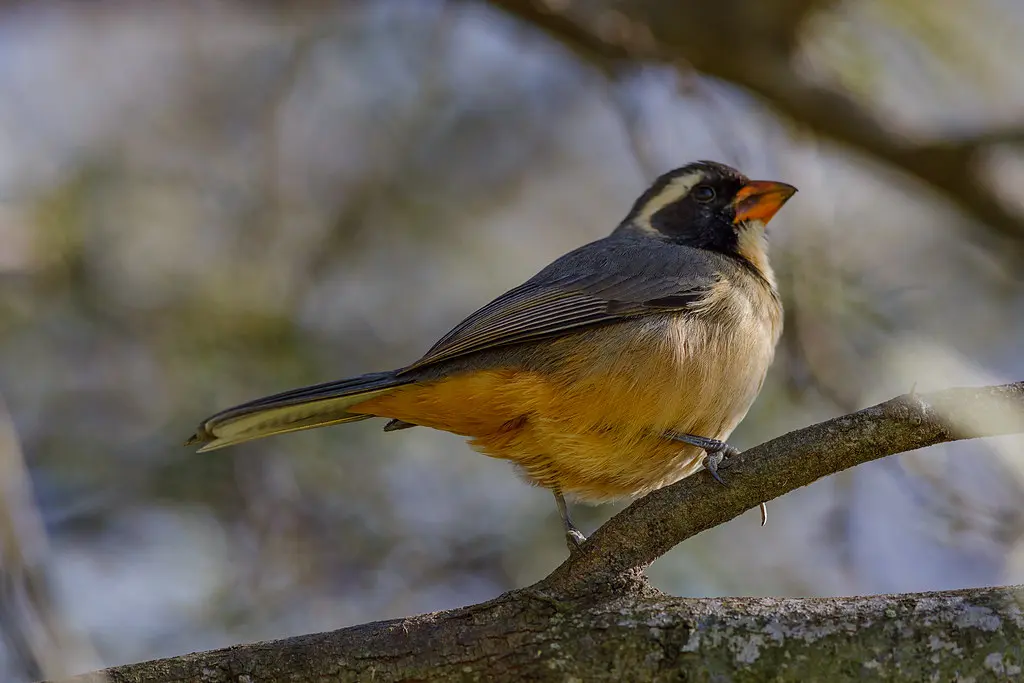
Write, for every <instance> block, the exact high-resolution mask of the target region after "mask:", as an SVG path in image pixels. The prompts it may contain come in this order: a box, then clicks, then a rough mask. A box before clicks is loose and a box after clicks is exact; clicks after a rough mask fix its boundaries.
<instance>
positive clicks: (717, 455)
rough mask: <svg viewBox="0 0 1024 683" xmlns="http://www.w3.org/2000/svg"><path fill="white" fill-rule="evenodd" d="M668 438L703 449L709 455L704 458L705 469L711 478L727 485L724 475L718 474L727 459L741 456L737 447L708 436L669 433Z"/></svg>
mask: <svg viewBox="0 0 1024 683" xmlns="http://www.w3.org/2000/svg"><path fill="white" fill-rule="evenodd" d="M667 436H668V438H670V439H673V440H675V441H682V442H683V443H688V444H690V445H691V446H696V447H697V448H703V449H704V452H705V453H707V455H706V456H705V457H704V469H706V470H707V471H708V472H710V473H711V476H712V477H714V478H715V481H717V482H718V483H719V484H722V485H723V486H724V485H725V480H724V479H722V475H720V474H719V473H718V468H719V467H721V466H722V462H723V461H724V460H725V459H726V458H731V457H732V456H734V455H739V453H740V450H739V449H738V448H736V447H735V446H730V445H729V444H727V443H726V442H724V441H719V440H718V439H709V438H707V437H706V436H694V435H693V434H679V433H678V432H668V433H667Z"/></svg>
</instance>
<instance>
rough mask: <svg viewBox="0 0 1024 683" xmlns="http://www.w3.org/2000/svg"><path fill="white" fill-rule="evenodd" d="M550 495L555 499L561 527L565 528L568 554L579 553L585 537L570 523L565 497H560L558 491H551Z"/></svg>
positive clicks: (560, 494) (560, 493)
mask: <svg viewBox="0 0 1024 683" xmlns="http://www.w3.org/2000/svg"><path fill="white" fill-rule="evenodd" d="M551 493H552V495H554V497H555V505H556V506H558V514H559V516H560V517H561V518H562V526H563V527H565V544H566V545H567V546H569V553H570V554H572V553H575V552H577V551H579V549H580V546H581V545H582V544H583V542H584V541H585V540H587V537H586V536H584V535H583V532H582V531H580V530H579V529H577V528H576V525H575V524H573V523H572V518H571V517H569V508H568V506H567V505H566V504H565V497H564V496H563V495H562V492H561V491H559V490H558V489H552V491H551Z"/></svg>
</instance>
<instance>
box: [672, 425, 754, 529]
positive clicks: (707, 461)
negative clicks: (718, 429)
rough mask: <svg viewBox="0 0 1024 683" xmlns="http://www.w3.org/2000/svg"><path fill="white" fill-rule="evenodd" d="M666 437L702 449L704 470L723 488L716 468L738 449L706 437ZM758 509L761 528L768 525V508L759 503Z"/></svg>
mask: <svg viewBox="0 0 1024 683" xmlns="http://www.w3.org/2000/svg"><path fill="white" fill-rule="evenodd" d="M666 436H668V438H670V439H673V440H675V441H682V442H683V443H688V444H690V445H691V446H696V447H697V448H703V449H704V452H705V453H707V455H706V456H704V469H706V470H707V471H708V472H710V473H711V476H712V477H714V478H715V481H717V482H718V483H719V484H722V485H723V486H724V485H725V480H724V479H722V475H720V474H719V473H718V468H719V467H721V466H722V464H723V462H724V461H725V459H726V458H731V457H733V456H734V455H739V454H740V449H738V448H736V447H735V446H730V445H729V444H727V443H726V442H724V441H719V440H718V439H709V438H707V437H706V436H694V435H693V434H679V433H678V432H668V433H667V434H666ZM758 507H759V508H760V510H761V526H764V525H765V524H767V523H768V506H767V505H765V504H764V503H761V504H760V505H758Z"/></svg>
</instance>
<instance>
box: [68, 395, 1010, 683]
mask: <svg viewBox="0 0 1024 683" xmlns="http://www.w3.org/2000/svg"><path fill="white" fill-rule="evenodd" d="M1015 433H1024V382H1018V383H1015V384H1006V385H1002V386H992V387H980V388H958V389H947V390H945V391H940V392H936V393H932V394H920V395H919V394H910V395H905V396H900V397H897V398H895V399H892V400H890V401H886V402H885V403H881V404H878V405H876V406H872V407H870V408H865V409H864V410H861V411H858V412H855V413H851V414H849V415H844V416H842V417H837V418H834V419H831V420H828V421H825V422H822V423H819V424H816V425H812V426H810V427H806V428H804V429H800V430H797V431H794V432H790V433H789V434H786V435H784V436H781V437H778V438H777V439H774V440H772V441H769V442H767V443H764V444H761V445H760V446H757V447H755V448H752V449H750V450H748V451H746V452H744V453H742V454H740V455H739V456H736V457H735V458H734V459H732V460H731V461H730V466H729V468H728V470H727V473H728V474H727V476H728V482H729V485H728V486H724V487H723V486H719V485H717V484H715V483H714V482H713V481H712V480H711V479H710V477H709V476H695V477H690V478H687V479H684V480H682V481H680V482H678V483H676V484H673V485H672V486H669V487H666V488H664V489H661V490H659V491H655V492H654V493H652V494H650V495H648V496H646V497H644V498H642V499H640V500H639V501H637V502H635V503H634V504H633V505H631V506H629V507H628V508H627V509H625V510H624V511H622V512H621V513H619V514H618V515H616V516H615V517H613V518H612V519H611V520H610V521H609V522H608V523H607V524H605V525H604V526H603V527H601V528H600V529H598V531H597V532H595V533H594V534H593V535H592V536H591V538H590V539H589V540H588V541H587V542H586V543H585V544H584V545H583V547H582V549H581V551H580V552H579V553H577V554H575V555H574V556H572V557H571V558H570V559H568V560H566V562H565V563H564V564H562V566H560V567H558V568H557V569H556V570H555V571H554V572H553V573H552V574H551V575H550V576H549V577H547V578H546V579H544V580H542V581H541V582H539V583H538V584H536V585H534V586H531V587H529V588H526V589H522V590H519V591H513V592H511V593H508V594H505V595H503V596H501V597H499V598H497V599H496V600H493V601H491V602H487V603H483V604H480V605H474V606H471V607H466V608H462V609H457V610H452V611H449V612H442V613H437V614H430V615H424V616H419V617H412V618H408V619H398V620H393V621H388V622H378V623H373V624H366V625H362V626H356V627H353V628H349V629H343V630H340V631H335V632H333V633H324V634H316V635H308V636H300V637H297V638H290V639H286V640H282V641H277V642H274V643H260V644H256V645H245V646H237V647H233V648H228V649H225V650H218V651H214V652H208V653H201V654H194V655H187V656H183V657H176V658H172V659H167V660H160V661H155V662H147V663H142V664H132V665H127V666H122V667H116V668H113V669H108V670H106V671H103V672H99V673H97V674H91V675H86V676H83V677H79V678H76V679H74V680H76V681H78V682H79V683H85V682H86V681H98V680H108V681H111V683H119V682H124V683H129V682H132V683H137V682H139V681H153V682H161V683H172V682H185V681H190V682H192V681H195V682H200V681H219V680H224V681H227V680H253V681H255V680H260V681H286V680H314V679H315V680H332V681H358V680H370V679H372V680H379V681H393V680H476V679H477V678H478V677H482V678H486V679H488V680H524V679H528V680H544V681H546V680H552V681H554V680H558V681H561V680H566V679H568V678H573V677H575V678H577V679H581V680H588V681H589V680H622V678H623V676H628V677H629V678H631V679H634V680H669V679H672V680H675V679H676V678H677V677H679V676H680V675H686V673H689V674H690V675H691V676H693V677H697V678H700V677H703V678H711V677H715V676H722V677H728V678H732V677H737V676H738V677H739V678H738V679H737V680H765V679H766V678H771V679H772V680H777V681H790V680H791V681H802V680H809V679H813V680H834V681H835V680H854V679H856V680H860V679H861V678H862V677H863V676H865V675H867V676H874V677H883V678H884V677H888V676H893V675H899V676H900V677H909V678H912V679H915V680H917V679H921V680H927V679H929V678H930V679H934V680H951V679H952V678H953V674H954V673H955V674H957V675H959V676H961V677H964V676H976V677H988V676H989V675H990V674H992V673H995V674H997V675H1002V676H1007V677H1012V675H1014V674H1015V673H1019V671H1020V668H1019V664H1016V662H1017V661H1020V658H1021V650H1020V643H1021V642H1024V621H1022V620H1021V618H1020V614H1021V604H1020V600H1021V598H1022V597H1024V589H1022V588H1021V587H1015V588H986V589H975V590H967V591H952V592H945V593H930V594H917V595H902V596H876V597H867V598H829V599H771V598H729V599H717V598H714V599H681V598H674V597H670V596H666V595H664V594H661V593H660V592H658V591H656V590H655V589H653V588H652V587H650V586H649V585H648V584H647V582H646V579H645V578H644V576H643V570H644V568H645V567H646V566H647V565H648V564H650V563H651V562H652V561H653V560H655V559H656V558H657V557H659V556H661V555H662V554H664V553H665V552H667V551H668V550H669V549H671V548H672V547H673V546H674V545H676V544H677V543H679V542H681V541H683V540H685V539H687V538H689V537H691V536H693V535H695V534H697V533H699V532H700V531H703V530H705V529H709V528H711V527H713V526H716V525H718V524H721V523H723V522H725V521H727V520H729V519H732V518H733V517H736V516H738V515H740V514H742V513H743V512H744V511H746V510H748V509H750V508H752V507H754V506H756V505H757V504H758V503H759V502H761V501H763V500H770V499H772V498H776V497H778V496H781V495H783V494H785V493H787V492H789V491H792V490H794V489H796V488H799V487H801V486H806V485H807V484H810V483H811V482H813V481H815V480H817V479H820V478H822V477H825V476H828V475H830V474H834V473H836V472H839V471H842V470H845V469H847V468H849V467H853V466H854V465H857V464H861V463H864V462H868V461H871V460H876V459H878V458H882V457H885V456H887V455H892V454H895V453H902V452H906V451H910V450H915V449H918V448H923V447H926V446H931V445H935V444H939V443H944V442H949V441H955V440H960V439H969V438H977V437H982V436H998V435H1005V434H1015ZM852 633H856V634H857V637H856V638H851V637H850V634H852ZM1004 658H1005V659H1004Z"/></svg>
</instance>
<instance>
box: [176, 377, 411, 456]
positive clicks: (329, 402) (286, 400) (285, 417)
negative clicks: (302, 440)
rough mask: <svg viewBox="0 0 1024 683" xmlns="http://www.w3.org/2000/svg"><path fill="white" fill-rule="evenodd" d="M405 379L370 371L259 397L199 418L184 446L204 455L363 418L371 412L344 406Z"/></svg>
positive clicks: (395, 385)
mask: <svg viewBox="0 0 1024 683" xmlns="http://www.w3.org/2000/svg"><path fill="white" fill-rule="evenodd" d="M408 383H409V380H407V379H404V378H403V379H398V378H397V377H396V373H394V372H374V373H370V374H368V375H360V376H359V377H352V378H350V379H343V380H338V381H336V382H327V383H325V384H317V385H314V386H309V387H302V388H299V389H292V390H291V391H285V392H282V393H280V394H274V395H273V396H266V397H264V398H258V399H256V400H255V401H249V402H248V403H243V404H242V405H239V406H235V407H234V408H228V409H227V410H223V411H221V412H219V413H217V414H216V415H213V416H211V417H208V418H207V419H206V420H203V422H202V424H200V425H199V428H198V429H196V433H195V434H193V435H192V436H191V437H190V438H189V440H188V441H186V442H185V445H186V446H191V445H194V444H202V447H201V448H200V449H199V452H200V453H203V452H205V451H212V450H216V449H218V448H225V447H227V446H234V445H235V444H239V443H243V442H245V441H253V440H255V439H262V438H263V437H266V436H274V435H275V434H286V433H288V432H297V431H300V430H303V429H313V428H315V427H326V426H329V425H336V424H342V423H344V422H356V421H358V420H365V419H367V418H368V417H372V416H370V415H360V414H359V413H350V412H348V408H350V407H352V406H354V405H356V404H357V403H362V402H363V401H366V400H369V399H371V398H373V397H374V396H380V395H381V394H385V393H387V392H388V391H391V390H392V389H394V388H395V387H398V386H401V385H403V384H408Z"/></svg>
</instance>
